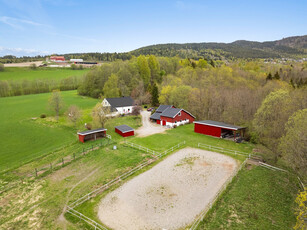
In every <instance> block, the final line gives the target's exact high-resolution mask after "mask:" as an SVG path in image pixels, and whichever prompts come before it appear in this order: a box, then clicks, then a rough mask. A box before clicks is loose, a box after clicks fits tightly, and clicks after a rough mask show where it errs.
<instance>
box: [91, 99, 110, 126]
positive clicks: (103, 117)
mask: <svg viewBox="0 0 307 230" xmlns="http://www.w3.org/2000/svg"><path fill="white" fill-rule="evenodd" d="M110 113H111V109H110V107H109V106H102V104H101V103H100V102H98V103H97V104H96V106H95V107H94V109H93V111H92V117H93V121H94V124H95V125H96V126H100V127H101V128H104V126H105V124H106V122H107V120H108V119H109V118H110Z"/></svg>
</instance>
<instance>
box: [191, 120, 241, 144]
mask: <svg viewBox="0 0 307 230" xmlns="http://www.w3.org/2000/svg"><path fill="white" fill-rule="evenodd" d="M245 129H246V128H245V127H240V126H236V125H230V124H226V123H223V122H218V121H211V120H206V121H194V132H196V133H201V134H205V135H209V136H214V137H220V138H227V137H228V138H232V137H233V138H234V140H236V138H237V137H243V135H244V130H245Z"/></svg>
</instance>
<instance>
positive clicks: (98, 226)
mask: <svg viewBox="0 0 307 230" xmlns="http://www.w3.org/2000/svg"><path fill="white" fill-rule="evenodd" d="M67 212H68V213H70V214H71V215H73V216H75V217H78V218H79V219H80V220H83V221H84V222H86V223H87V224H89V225H90V226H92V227H93V228H94V229H95V230H96V229H99V230H108V229H107V228H106V227H104V226H102V225H101V224H99V223H97V222H96V221H94V220H92V219H90V218H88V217H87V216H85V215H83V214H82V213H80V212H78V211H76V210H75V209H73V208H71V207H68V210H67Z"/></svg>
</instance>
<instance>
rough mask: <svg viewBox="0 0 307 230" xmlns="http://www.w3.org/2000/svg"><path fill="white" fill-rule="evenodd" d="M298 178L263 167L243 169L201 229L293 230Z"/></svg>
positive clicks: (209, 213)
mask: <svg viewBox="0 0 307 230" xmlns="http://www.w3.org/2000/svg"><path fill="white" fill-rule="evenodd" d="M297 190H298V185H297V183H296V178H295V177H294V176H293V175H291V174H287V173H284V172H280V171H272V170H269V169H266V168H262V167H260V166H258V167H253V168H252V169H247V168H245V169H243V170H242V171H240V172H239V174H238V176H237V178H236V179H235V180H234V181H233V182H232V183H231V184H230V186H229V187H228V189H227V191H226V192H224V193H223V195H222V197H220V199H219V200H218V201H217V203H216V205H214V206H213V208H212V209H211V210H210V211H209V212H208V213H207V216H206V217H205V219H204V221H202V222H201V224H200V226H199V228H198V229H276V230H277V229H278V230H279V229H291V228H292V227H293V226H294V224H295V216H294V210H293V207H294V200H295V195H296V193H297Z"/></svg>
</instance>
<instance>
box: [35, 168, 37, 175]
mask: <svg viewBox="0 0 307 230" xmlns="http://www.w3.org/2000/svg"><path fill="white" fill-rule="evenodd" d="M35 175H36V177H37V168H35Z"/></svg>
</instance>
